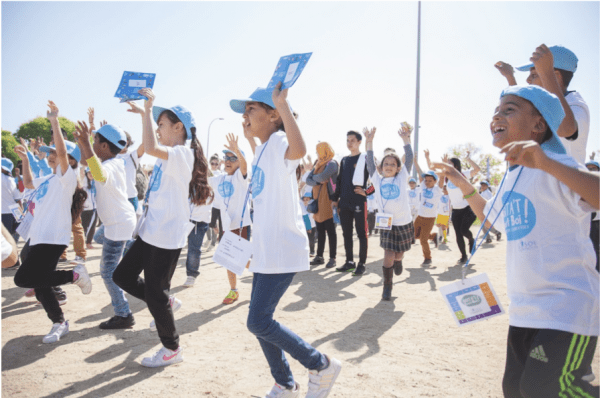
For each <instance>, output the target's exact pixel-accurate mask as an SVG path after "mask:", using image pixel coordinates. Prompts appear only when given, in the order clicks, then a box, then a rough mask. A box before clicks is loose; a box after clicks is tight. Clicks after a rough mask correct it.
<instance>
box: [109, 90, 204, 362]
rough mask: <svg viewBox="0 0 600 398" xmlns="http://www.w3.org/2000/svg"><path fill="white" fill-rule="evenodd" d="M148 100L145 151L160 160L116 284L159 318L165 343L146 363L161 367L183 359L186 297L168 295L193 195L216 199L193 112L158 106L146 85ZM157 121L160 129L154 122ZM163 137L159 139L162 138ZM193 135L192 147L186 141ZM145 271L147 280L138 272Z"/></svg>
mask: <svg viewBox="0 0 600 398" xmlns="http://www.w3.org/2000/svg"><path fill="white" fill-rule="evenodd" d="M139 93H140V94H141V95H143V96H145V97H146V98H148V99H147V100H146V101H145V104H144V105H145V113H144V119H143V120H144V127H143V143H144V149H145V150H146V153H147V154H148V155H150V156H155V157H157V158H158V160H157V161H156V164H155V165H154V171H153V172H152V179H151V180H150V182H149V183H148V190H147V193H146V199H145V205H146V206H147V207H146V209H145V211H144V212H145V213H144V215H143V216H142V217H143V224H142V225H141V226H140V227H139V231H138V234H139V236H138V238H137V239H136V241H135V243H134V244H133V245H132V246H131V248H130V249H129V250H128V251H127V254H125V257H123V260H121V262H120V263H119V265H118V267H117V269H116V270H115V272H114V274H113V280H114V282H115V283H116V284H117V285H118V286H119V287H121V288H122V289H123V290H125V291H126V292H128V293H129V294H131V295H132V296H134V297H137V298H139V299H140V300H143V301H145V302H146V303H147V304H148V309H149V310H150V313H151V314H152V316H153V317H154V321H153V322H152V323H151V325H150V328H151V329H153V328H154V327H156V330H157V331H158V336H159V337H160V340H161V342H162V344H163V347H162V348H161V349H160V350H159V351H158V352H157V353H155V354H154V355H153V356H152V357H147V358H144V359H143V360H142V365H143V366H147V367H158V366H165V365H171V364H173V363H177V362H181V361H182V360H183V354H182V348H181V347H180V346H179V335H178V334H177V331H176V329H175V319H174V318H173V312H174V311H176V310H177V309H178V308H180V307H181V301H179V300H178V299H176V298H175V297H174V296H169V295H168V291H169V290H170V287H171V278H172V277H173V273H174V272H175V267H176V266H177V261H178V260H179V254H180V253H181V249H182V248H183V246H185V243H186V240H187V237H188V235H189V233H190V231H191V230H192V227H193V224H192V223H191V222H190V221H189V220H190V216H191V215H190V206H189V201H188V198H190V199H191V201H192V203H193V204H195V205H203V204H206V201H207V199H210V198H212V196H213V194H212V190H211V189H210V187H209V186H208V181H207V173H208V163H207V161H206V158H205V157H204V153H203V152H202V146H201V145H200V143H199V142H198V139H197V138H196V125H195V121H194V117H193V116H192V113H191V112H190V111H189V110H187V109H186V108H184V107H183V106H180V105H177V106H174V107H172V108H170V109H167V108H161V107H157V106H155V107H153V103H154V93H153V92H152V90H151V89H149V88H144V89H141V90H140V91H139ZM153 119H154V121H155V122H156V124H157V125H158V129H157V130H156V132H155V131H154V127H153V124H152V120H153ZM157 135H158V136H159V137H160V143H159V141H158V140H157ZM187 139H190V140H191V143H190V147H189V148H188V147H186V146H185V143H186V140H187ZM142 271H143V272H144V277H145V279H143V278H141V277H140V276H139V275H140V273H141V272H142Z"/></svg>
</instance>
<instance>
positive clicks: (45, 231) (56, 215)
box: [15, 101, 92, 343]
mask: <svg viewBox="0 0 600 398" xmlns="http://www.w3.org/2000/svg"><path fill="white" fill-rule="evenodd" d="M48 107H49V108H50V110H48V112H47V117H48V119H49V120H50V124H51V125H52V134H53V137H54V146H52V147H42V148H40V149H41V150H43V151H46V152H48V153H49V155H48V164H49V166H50V167H51V168H52V170H53V171H54V174H52V175H50V176H45V177H40V178H36V179H33V176H32V173H31V168H30V167H29V159H28V157H27V149H26V148H24V147H23V146H21V145H17V146H16V147H15V152H16V153H17V155H18V156H19V158H20V159H21V161H22V162H23V182H24V184H25V187H27V188H29V189H35V191H34V193H33V197H34V198H35V201H36V206H35V216H34V217H33V221H32V223H31V226H30V228H29V249H28V250H29V253H28V254H27V257H26V258H25V259H24V261H23V264H22V265H21V267H20V268H19V270H18V271H17V273H16V275H15V285H17V286H19V287H26V288H33V289H34V291H35V297H36V298H37V299H38V300H39V301H40V302H41V303H42V306H43V307H44V310H45V311H46V314H47V315H48V318H50V320H51V321H52V329H51V330H50V333H48V334H47V335H46V336H44V338H43V339H42V342H43V343H56V342H57V341H59V340H60V338H61V337H62V336H64V335H66V334H67V333H69V321H67V320H65V317H64V314H63V312H62V310H61V308H60V306H59V303H58V299H57V298H56V296H55V295H54V292H53V290H52V287H53V286H60V285H64V284H67V283H74V284H76V285H78V286H79V287H80V288H81V291H82V293H83V294H90V293H91V292H92V281H91V279H90V277H89V275H88V272H87V269H86V268H85V265H83V264H78V265H76V266H75V268H73V270H71V271H63V270H60V271H57V270H56V266H57V265H58V259H59V258H60V256H61V254H62V253H63V251H64V250H65V249H66V247H67V245H68V244H69V240H70V238H71V226H72V224H73V223H74V222H75V221H76V220H77V219H78V218H79V216H80V215H81V211H82V210H83V203H84V202H85V199H86V197H87V195H86V194H85V191H84V190H83V189H82V188H80V187H79V186H78V182H77V172H76V170H77V164H78V163H79V161H80V160H81V154H80V152H79V148H78V147H77V145H75V144H74V143H72V142H70V141H65V140H64V138H63V135H62V134H61V131H60V127H59V124H58V107H57V106H56V105H55V104H54V102H52V101H49V102H48ZM28 210H29V209H28Z"/></svg>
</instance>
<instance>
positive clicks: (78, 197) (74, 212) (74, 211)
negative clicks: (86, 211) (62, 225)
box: [71, 181, 88, 224]
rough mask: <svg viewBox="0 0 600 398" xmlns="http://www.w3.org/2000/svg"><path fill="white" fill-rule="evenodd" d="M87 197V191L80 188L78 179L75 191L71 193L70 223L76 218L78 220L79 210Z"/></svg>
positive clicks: (75, 220)
mask: <svg viewBox="0 0 600 398" xmlns="http://www.w3.org/2000/svg"><path fill="white" fill-rule="evenodd" d="M87 197H88V195H87V192H85V190H84V189H83V188H81V185H79V181H78V182H77V188H75V193H74V194H73V203H72V204H71V224H75V223H76V222H77V220H79V217H80V216H81V212H82V211H83V204H84V203H85V201H86V199H87Z"/></svg>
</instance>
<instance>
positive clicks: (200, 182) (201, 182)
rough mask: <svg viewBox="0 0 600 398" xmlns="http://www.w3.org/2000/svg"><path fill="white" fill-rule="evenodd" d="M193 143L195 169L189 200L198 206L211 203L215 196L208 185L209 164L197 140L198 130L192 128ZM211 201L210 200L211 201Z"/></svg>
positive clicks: (191, 145) (191, 146)
mask: <svg viewBox="0 0 600 398" xmlns="http://www.w3.org/2000/svg"><path fill="white" fill-rule="evenodd" d="M190 130H191V133H192V141H191V143H190V148H191V149H192V151H193V152H194V168H193V170H192V180H191V181H190V192H189V198H190V200H191V202H192V203H193V204H195V205H197V206H201V205H205V204H208V203H211V202H212V200H213V198H214V196H215V194H214V192H213V190H212V188H211V187H210V185H208V172H209V168H208V162H207V160H206V157H205V156H204V151H203V150H202V145H200V142H199V141H198V138H196V128H195V127H192V128H190ZM209 199H210V200H209Z"/></svg>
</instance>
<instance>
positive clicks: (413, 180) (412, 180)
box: [408, 177, 417, 183]
mask: <svg viewBox="0 0 600 398" xmlns="http://www.w3.org/2000/svg"><path fill="white" fill-rule="evenodd" d="M408 182H414V183H416V182H417V180H415V179H414V178H412V177H411V178H410V180H408Z"/></svg>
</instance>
